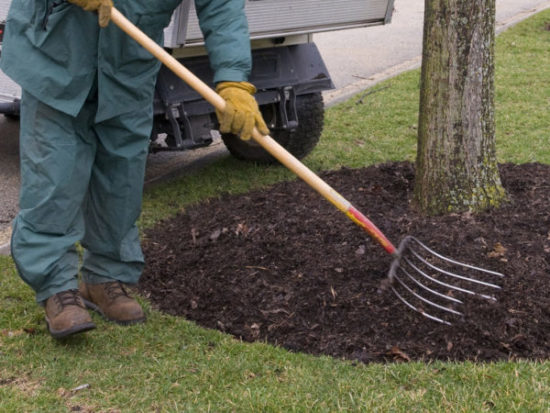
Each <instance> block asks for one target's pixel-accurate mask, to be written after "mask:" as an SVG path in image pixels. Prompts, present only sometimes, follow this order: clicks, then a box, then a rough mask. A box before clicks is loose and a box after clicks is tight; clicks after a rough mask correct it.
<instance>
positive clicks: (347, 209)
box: [111, 7, 397, 255]
mask: <svg viewBox="0 0 550 413" xmlns="http://www.w3.org/2000/svg"><path fill="white" fill-rule="evenodd" d="M111 21H112V22H113V23H114V24H116V25H117V26H118V27H119V28H120V29H121V30H123V31H124V32H126V34H128V35H129V36H130V37H131V38H132V39H134V40H135V41H136V42H137V43H139V44H140V45H141V46H143V47H144V48H145V49H146V50H147V51H149V52H150V53H151V54H152V55H153V56H155V57H156V58H157V59H158V60H160V61H161V62H162V63H163V64H164V65H165V66H166V67H168V68H169V69H170V70H171V71H172V72H174V73H175V74H176V75H177V76H178V77H180V78H181V79H182V80H183V81H184V82H185V83H187V84H188V85H189V86H191V87H192V88H193V89H194V90H195V91H196V92H197V93H199V94H200V95H201V96H202V97H203V98H204V99H205V100H206V101H207V102H209V103H210V104H212V106H214V107H215V108H216V109H218V110H220V111H223V110H224V109H225V100H224V99H223V98H222V97H221V96H220V95H218V94H217V93H216V92H215V91H214V90H212V89H211V88H210V87H208V86H207V85H206V84H205V83H204V82H203V81H202V80H200V79H199V78H198V77H197V76H195V75H194V74H193V73H191V72H190V71H189V70H188V69H187V68H186V67H185V66H183V65H182V64H181V63H180V62H178V61H177V60H176V59H175V58H174V57H173V56H172V55H170V54H169V53H168V52H166V51H165V50H164V49H163V48H162V47H161V46H159V45H158V44H157V43H156V42H154V41H153V40H152V39H151V38H149V37H148V36H147V35H146V34H145V33H143V32H142V31H141V30H140V29H139V28H137V27H136V26H135V25H134V24H133V23H132V22H130V21H129V20H128V19H127V18H126V17H124V15H123V14H122V13H120V12H119V11H118V10H117V9H116V8H115V7H113V8H112V9H111ZM252 138H253V139H254V140H255V141H256V142H258V144H260V145H261V146H262V147H263V148H264V149H265V150H266V151H268V152H269V153H270V154H271V155H272V156H273V157H274V158H276V159H277V160H278V161H279V162H281V163H282V164H283V165H284V166H286V167H287V168H288V169H290V170H291V171H292V172H294V173H295V174H296V175H298V176H299V177H300V178H302V179H303V180H304V181H305V182H306V183H307V184H308V185H309V186H311V187H312V188H313V189H315V190H316V191H317V192H319V193H320V194H321V195H322V196H323V197H324V198H325V199H327V200H328V201H329V202H331V203H332V204H333V205H334V206H335V207H336V208H338V209H339V210H340V211H342V212H343V213H345V214H346V215H347V216H348V218H350V219H351V220H352V221H353V222H355V223H356V224H357V225H359V226H360V227H361V228H363V229H364V230H365V231H366V232H367V233H368V234H369V235H370V236H371V237H372V238H373V239H374V240H375V241H377V242H378V243H379V244H380V245H382V247H384V249H385V250H386V251H387V252H388V253H390V254H392V255H395V254H396V253H397V252H396V251H397V250H396V248H395V247H394V246H393V244H392V243H391V242H390V241H389V240H388V239H387V238H386V236H385V235H384V234H383V233H382V231H380V230H379V229H378V228H377V227H376V225H374V224H373V223H372V222H371V221H370V220H369V219H368V218H367V217H366V216H364V215H363V214H362V213H361V212H359V211H358V210H357V209H356V208H355V207H354V206H353V205H352V204H351V203H350V202H349V201H347V200H346V199H345V198H344V197H343V196H341V195H340V194H339V193H338V192H336V191H335V190H334V189H333V188H332V187H331V186H330V185H328V184H327V183H326V182H325V181H323V180H322V179H321V178H319V177H318V176H317V175H316V174H315V173H313V172H312V171H311V170H310V169H309V168H308V167H306V166H305V165H304V164H303V163H301V162H300V161H299V160H298V159H296V158H295V157H294V156H293V155H291V154H290V153H289V152H288V151H287V150H286V149H284V148H283V147H282V146H281V145H279V144H278V143H277V142H276V141H275V140H274V139H273V138H271V137H270V136H268V135H266V136H263V135H262V134H261V133H260V132H259V131H258V129H256V128H254V130H253V132H252Z"/></svg>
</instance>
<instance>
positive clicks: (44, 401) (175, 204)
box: [0, 10, 550, 412]
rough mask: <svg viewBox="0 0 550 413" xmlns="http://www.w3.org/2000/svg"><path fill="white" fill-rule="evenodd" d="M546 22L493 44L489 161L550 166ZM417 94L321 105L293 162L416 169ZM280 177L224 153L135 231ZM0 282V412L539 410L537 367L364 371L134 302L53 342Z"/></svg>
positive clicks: (3, 268) (37, 316)
mask: <svg viewBox="0 0 550 413" xmlns="http://www.w3.org/2000/svg"><path fill="white" fill-rule="evenodd" d="M549 27H550V10H547V11H544V12H542V13H539V14H538V15H536V16H534V17H532V18H530V19H528V20H527V21H524V22H522V23H520V24H518V25H517V26H515V27H514V28H512V29H510V30H509V31H507V32H505V33H503V34H502V35H500V36H499V37H498V38H497V53H496V70H497V73H496V110H497V113H496V122H497V152H498V157H499V161H500V162H515V163H526V162H541V163H545V164H550V136H549V132H548V131H549V130H550V117H549V115H548V114H549V110H550V83H549V82H548V79H550V31H549ZM418 87H419V71H418V70H415V71H411V72H407V73H405V74H403V75H400V76H398V77H396V78H393V79H391V80H388V81H387V82H385V83H384V84H380V85H377V86H374V87H373V88H372V89H371V91H372V90H377V89H380V90H379V91H377V92H376V93H373V94H370V95H368V96H365V97H364V98H363V99H362V103H359V101H360V98H361V96H362V93H360V94H359V95H358V96H357V97H353V98H351V99H350V100H349V101H347V102H345V103H343V104H340V105H338V106H336V107H332V108H330V109H329V110H328V111H327V115H326V125H325V131H324V133H323V136H322V139H321V143H320V144H319V146H318V147H317V148H316V149H315V150H314V152H313V153H312V154H311V155H310V156H309V157H308V158H307V159H305V161H304V162H305V163H306V164H307V165H308V166H309V167H310V168H312V169H313V170H317V171H319V170H328V169H337V168H339V167H341V166H346V167H352V168H358V167H363V166H367V165H372V164H376V163H380V162H386V161H399V160H409V161H414V158H415V149H416V133H417V117H418V96H419V92H418ZM285 179H286V180H288V179H294V177H293V175H292V174H291V173H290V172H288V171H286V170H285V169H284V168H282V167H278V166H268V167H265V166H255V165H250V164H246V163H242V162H238V161H236V160H234V159H232V158H229V157H228V158H225V159H222V160H220V161H218V162H216V163H215V164H213V165H211V166H209V167H207V168H205V169H204V170H202V171H200V172H197V173H195V174H193V175H192V176H187V177H182V178H179V179H176V180H173V181H171V182H169V183H165V184H162V185H158V186H156V187H154V188H152V189H150V190H148V191H147V193H146V195H145V200H144V211H143V216H142V220H141V227H142V228H145V227H148V226H151V225H153V224H154V223H156V222H158V220H159V219H161V218H164V217H168V216H170V215H172V214H174V213H175V212H177V211H179V210H181V209H182V208H185V206H186V205H189V204H191V203H196V202H199V201H201V200H204V199H207V198H209V197H215V196H217V195H219V194H220V193H221V192H232V193H243V192H246V191H248V190H250V189H252V188H258V187H262V186H266V185H269V184H271V183H274V182H277V181H280V180H285ZM366 212H368V211H366ZM343 219H345V218H343ZM350 225H352V224H350ZM358 231H360V230H359V229H358ZM0 285H1V286H2V288H1V289H0V411H6V412H27V411H52V412H59V411H71V410H72V411H90V412H91V411H93V412H96V411H107V412H108V411H113V412H114V411H124V412H126V411H127V412H136V411H146V412H150V411H281V412H287V411H303V412H306V411H388V412H389V411H391V412H393V411H409V410H412V411H426V410H428V411H499V412H512V411H522V412H523V411H532V412H542V411H549V409H550V396H549V394H550V363H549V362H548V361H544V362H539V363H537V362H524V361H514V362H501V363H494V364H493V363H491V364H483V363H443V362H437V363H431V364H425V363H397V364H369V365H364V364H360V363H353V362H349V361H342V360H336V359H332V358H330V357H313V356H308V355H304V354H293V353H289V352H287V351H285V350H283V349H280V348H276V347H273V346H271V345H267V344H262V343H254V344H248V343H241V342H239V341H238V340H235V339H234V338H233V337H230V336H228V335H224V334H222V333H219V332H217V331H212V330H206V329H203V328H200V327H198V326H196V325H194V324H193V323H190V322H188V321H186V320H184V319H179V318H175V317H171V316H167V315H164V314H161V313H159V312H157V311H154V310H152V309H151V308H150V306H149V304H148V302H147V300H146V298H144V299H141V301H142V302H143V304H144V306H145V308H146V310H147V313H148V315H149V320H148V322H147V324H145V325H138V326H132V327H128V328H122V327H118V326H113V325H111V324H109V323H106V322H104V321H103V320H101V319H100V318H98V317H96V316H94V321H95V322H96V323H97V325H98V329H97V330H95V331H92V332H90V333H87V334H85V335H82V336H81V337H74V338H71V339H69V340H66V341H59V342H58V341H55V340H53V339H51V338H50V336H49V334H48V333H47V330H46V328H45V323H44V321H43V311H42V310H41V309H40V308H38V307H37V306H36V305H34V304H33V294H32V292H31V291H30V289H29V288H28V287H26V286H25V285H24V284H23V283H22V282H21V281H20V280H19V279H18V277H17V275H16V271H15V267H14V264H13V262H12V260H11V259H10V258H8V257H0ZM404 311H405V309H404ZM549 339H550V332H549ZM388 344H391V343H388Z"/></svg>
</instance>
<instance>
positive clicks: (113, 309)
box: [79, 281, 145, 325]
mask: <svg viewBox="0 0 550 413" xmlns="http://www.w3.org/2000/svg"><path fill="white" fill-rule="evenodd" d="M79 289H80V294H82V298H83V299H84V304H86V307H88V308H90V309H92V310H94V311H97V312H98V313H99V314H101V315H102V316H103V317H105V318H106V319H107V320H109V321H114V322H115V323H118V324H121V325H129V324H135V323H142V322H144V321H145V314H144V312H143V309H142V308H141V306H140V305H139V303H138V302H137V301H136V300H135V299H134V298H132V297H130V294H129V293H128V291H127V290H126V288H125V287H124V284H122V283H121V282H119V281H114V282H108V283H104V284H87V283H81V284H80V287H79Z"/></svg>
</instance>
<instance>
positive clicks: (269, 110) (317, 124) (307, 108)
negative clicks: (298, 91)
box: [222, 92, 325, 163]
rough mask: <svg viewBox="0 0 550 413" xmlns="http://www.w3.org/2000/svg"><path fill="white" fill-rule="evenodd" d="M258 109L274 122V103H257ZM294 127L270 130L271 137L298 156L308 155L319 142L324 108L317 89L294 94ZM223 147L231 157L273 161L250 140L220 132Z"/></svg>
mask: <svg viewBox="0 0 550 413" xmlns="http://www.w3.org/2000/svg"><path fill="white" fill-rule="evenodd" d="M260 110H261V111H262V115H263V116H264V119H265V121H266V123H267V125H268V126H269V125H272V124H275V123H276V120H277V119H276V118H275V117H276V116H277V111H276V110H275V107H274V105H265V106H261V107H260ZM296 111H297V113H298V127H297V128H296V129H294V130H293V131H288V130H272V131H271V133H270V134H271V137H272V138H273V139H275V140H276V141H277V142H278V143H279V144H280V145H281V146H283V147H284V148H285V149H286V150H287V151H289V152H290V153H291V154H292V155H294V156H295V157H296V158H298V159H302V158H303V157H305V156H306V155H308V154H309V153H310V152H311V151H312V150H313V148H315V145H317V143H318V142H319V138H320V137H321V132H322V130H323V119H324V112H325V107H324V104H323V96H322V95H321V92H317V93H311V94H307V95H300V96H296ZM222 139H223V142H224V143H225V146H227V149H228V150H229V152H230V153H231V155H233V156H234V157H235V158H237V159H240V160H244V161H252V162H258V163H273V162H276V159H275V158H273V157H272V156H271V155H270V154H269V153H267V152H266V151H265V149H263V148H262V147H261V146H260V145H258V144H257V143H256V142H255V141H254V140H253V139H250V140H248V141H243V140H242V139H240V138H239V137H237V136H235V135H233V134H230V133H222Z"/></svg>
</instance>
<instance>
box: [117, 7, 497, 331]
mask: <svg viewBox="0 0 550 413" xmlns="http://www.w3.org/2000/svg"><path fill="white" fill-rule="evenodd" d="M111 20H112V21H113V22H114V23H115V24H116V25H117V26H118V27H120V28H121V29H122V30H123V31H124V32H126V33H127V34H128V35H129V36H130V37H132V38H133V39H134V40H135V41H136V42H138V43H139V44H141V45H142V46H143V47H144V48H145V49H146V50H148V51H149V52H150V53H151V54H152V55H153V56H155V57H156V58H157V59H158V60H160V61H161V62H162V63H163V64H164V65H165V66H167V67H168V68H169V69H170V70H172V71H173V72H174V73H175V74H176V75H177V76H178V77H180V78H181V79H182V80H183V81H185V82H186V83H187V84H188V85H190V86H191V87H192V88H193V89H195V91H197V92H198V93H199V94H200V95H201V96H202V97H203V98H204V99H206V100H207V101H208V102H210V103H211V104H212V105H213V106H214V107H215V108H216V109H218V110H220V111H223V110H224V109H225V100H224V99H223V98H222V97H220V96H219V95H218V94H217V93H216V92H214V91H213V90H212V89H211V88H210V87H208V86H207V85H206V84H205V83H204V82H202V81H201V80H200V79H199V78H198V77H196V76H195V75H194V74H193V73H191V72H190V71H189V70H188V69H187V68H185V67H184V66H183V65H182V64H181V63H180V62H178V61H177V60H176V59H175V58H174V57H172V56H171V55H170V54H169V53H168V52H166V51H165V50H164V49H163V48H162V47H160V46H159V45H158V44H157V43H155V42H154V41H153V40H151V39H150V38H149V37H148V36H147V35H145V34H144V33H143V32H142V31H141V30H139V29H138V28H137V27H136V26H135V25H133V24H132V23H131V22H130V21H129V20H128V19H126V18H125V17H124V16H123V15H122V14H121V13H120V12H119V11H118V10H116V9H115V8H114V7H113V8H112V11H111ZM252 137H253V138H254V140H255V141H256V142H257V143H258V144H260V145H261V146H262V147H263V148H264V149H265V150H267V151H268V152H269V153H270V154H271V155H272V156H273V157H275V158H276V159H277V160H279V161H280V162H281V163H282V164H283V165H285V166H286V167H287V168H288V169H290V170H291V171H292V172H294V173H295V174H296V175H298V176H299V177H300V178H302V179H303V180H304V181H305V182H306V183H307V184H309V185H310V186H311V187H312V188H313V189H315V190H316V191H317V192H319V193H320V194H321V195H322V196H323V197H324V198H325V199H327V200H328V201H329V202H331V203H332V204H333V205H334V206H336V208H338V209H339V210H340V211H342V212H343V213H344V214H346V216H347V217H348V218H350V219H351V220H352V221H353V222H355V223H356V224H357V225H359V226H360V227H361V228H363V229H364V230H365V231H366V232H367V233H368V234H369V235H370V236H371V237H372V238H373V239H374V240H375V241H377V242H378V243H379V244H380V245H381V246H382V247H383V248H384V249H385V250H386V251H387V252H388V253H389V254H390V255H391V256H392V257H393V262H392V264H391V267H390V270H389V273H388V281H389V285H390V286H391V289H392V291H393V292H394V293H395V294H396V296H397V297H398V298H399V300H401V301H402V302H403V303H404V304H405V305H407V306H408V307H410V308H411V309H413V310H415V311H418V312H419V313H421V314H422V315H424V316H426V317H428V318H430V319H432V320H435V321H438V322H440V323H444V324H449V325H450V324H451V323H450V322H449V321H447V320H446V318H447V317H448V316H462V315H463V313H462V312H460V311H459V310H458V309H457V307H458V306H459V305H461V304H463V301H462V300H460V299H459V298H457V297H455V295H461V294H466V295H472V296H477V297H480V298H483V299H488V300H496V299H495V297H494V296H492V295H490V293H486V292H485V291H474V286H475V287H478V288H481V289H483V290H489V291H490V290H498V289H500V287H499V286H498V285H496V284H494V283H492V282H488V281H486V280H481V279H480V278H484V277H489V278H490V277H496V278H499V277H503V274H500V273H498V272H495V271H490V270H485V269H483V268H479V267H475V266H473V265H468V264H464V263H461V262H458V261H455V260H453V259H451V258H447V257H444V256H443V255H440V254H438V253H436V252H435V251H433V250H432V249H430V248H428V247H427V246H426V245H424V244H423V243H421V242H420V241H418V240H417V239H416V238H414V237H411V236H407V237H405V238H404V239H403V241H402V242H401V243H400V244H399V247H398V248H395V247H394V246H393V244H392V243H391V242H390V241H389V240H388V239H387V238H386V236H385V235H384V234H383V233H382V232H381V231H380V230H379V229H378V228H377V227H376V225H374V224H373V223H372V222H371V221H370V220H369V219H368V218H367V217H366V216H365V215H363V214H362V213H361V212H359V211H358V210H357V209H356V208H355V207H354V206H353V205H352V204H351V203H350V202H349V201H347V200H346V199H345V198H344V197H342V196H341V195H340V194H339V193H338V192H336V191H335V190H334V189H333V188H331V187H330V186H329V185H328V184H327V183H326V182H325V181H323V180H322V179H321V178H319V177H318V176H317V175H316V174H315V173H313V172H312V171H311V170H310V169H309V168H307V167H306V166H305V165H304V164H302V163H301V162H300V161H299V160H298V159H296V158H295V157H294V156H293V155H291V154H290V153H289V152H287V151H286V150H285V149H284V148H283V147H282V146H281V145H279V144H278V143H277V142H276V141H275V140H274V139H273V138H271V137H270V136H263V135H262V134H261V133H260V132H258V130H257V129H254V132H253V135H252ZM456 268H461V274H458V273H457V270H456ZM464 271H466V272H468V273H471V275H468V276H467V275H464ZM426 297H428V298H426ZM428 311H429V312H428ZM440 314H441V315H440Z"/></svg>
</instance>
